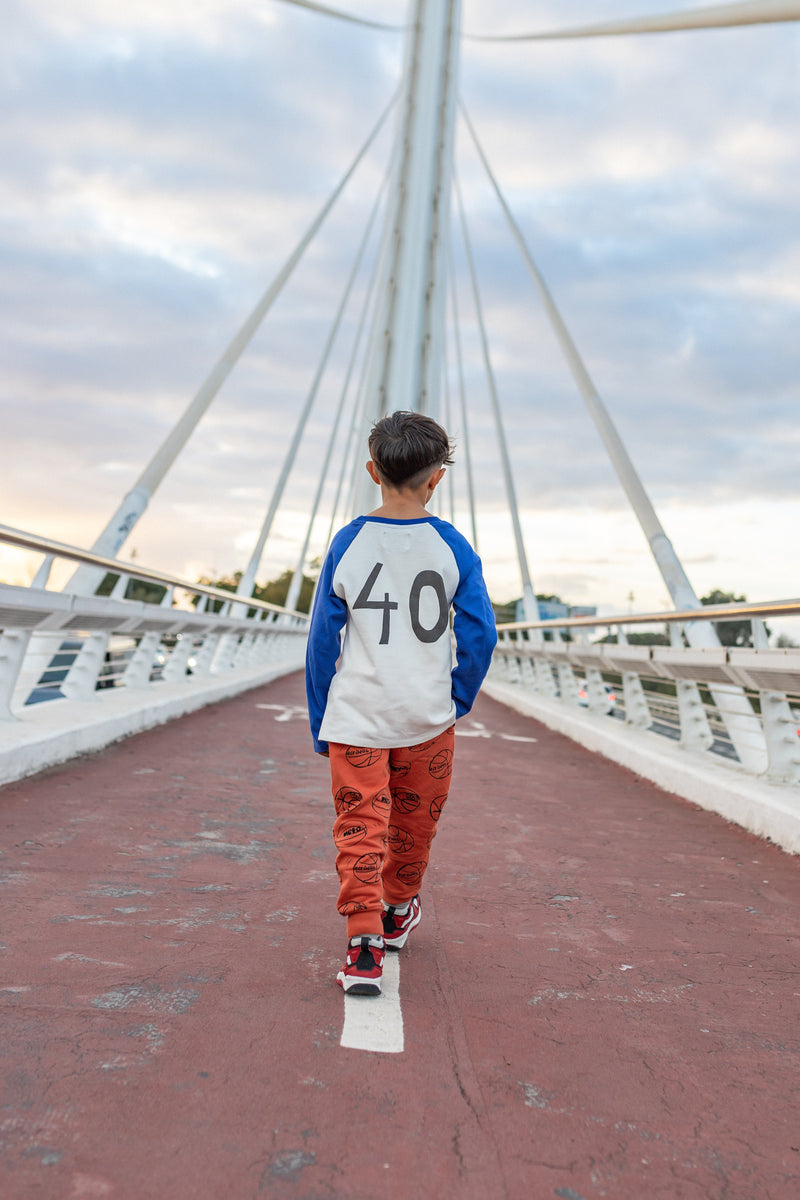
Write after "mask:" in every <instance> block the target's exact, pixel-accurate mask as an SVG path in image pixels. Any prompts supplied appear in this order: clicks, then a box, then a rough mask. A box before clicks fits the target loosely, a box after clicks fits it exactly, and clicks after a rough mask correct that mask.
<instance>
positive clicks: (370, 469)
mask: <svg viewBox="0 0 800 1200" xmlns="http://www.w3.org/2000/svg"><path fill="white" fill-rule="evenodd" d="M367 474H368V475H369V477H370V479H371V480H372V481H373V483H377V485H378V487H380V486H381V477H380V475H379V474H378V472H377V470H376V468H375V463H374V462H373V461H372V459H370V460H369V462H368V463H367Z"/></svg>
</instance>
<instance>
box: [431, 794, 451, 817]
mask: <svg viewBox="0 0 800 1200" xmlns="http://www.w3.org/2000/svg"><path fill="white" fill-rule="evenodd" d="M446 800H447V796H446V795H444V796H434V798H433V800H431V817H432V818H433V820H434V821H438V820H439V817H440V816H441V815H442V809H443V808H444V806H445V802H446Z"/></svg>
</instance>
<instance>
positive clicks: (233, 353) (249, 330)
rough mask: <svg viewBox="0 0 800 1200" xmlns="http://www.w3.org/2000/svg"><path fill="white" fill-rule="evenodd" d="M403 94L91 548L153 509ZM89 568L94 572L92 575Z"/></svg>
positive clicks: (85, 583) (106, 549) (91, 582)
mask: <svg viewBox="0 0 800 1200" xmlns="http://www.w3.org/2000/svg"><path fill="white" fill-rule="evenodd" d="M399 95H400V92H399V90H398V91H397V92H395V94H394V95H393V96H392V98H391V100H390V101H389V103H388V104H387V106H386V108H385V109H384V110H383V112H382V113H381V115H380V117H379V118H378V120H377V122H376V124H375V125H374V127H373V129H372V132H371V133H370V135H369V137H368V138H367V139H366V141H365V142H364V144H363V145H362V147H361V149H360V150H359V151H358V153H357V155H356V156H355V158H354V159H353V162H352V163H351V165H350V166H349V167H348V169H347V171H346V172H345V174H344V175H343V176H342V178H341V180H340V181H339V183H338V184H337V185H336V187H335V188H334V190H333V192H332V193H331V195H330V196H329V198H328V200H327V201H326V202H325V204H324V205H323V206H322V208H321V209H320V211H319V212H318V213H317V215H316V217H315V218H314V220H313V221H312V223H311V225H310V226H309V228H308V230H307V231H306V233H305V234H304V235H303V237H302V238H301V239H300V241H299V242H298V244H297V245H296V247H295V248H294V250H293V251H292V253H291V254H290V255H289V258H288V259H287V260H286V262H285V264H284V265H283V267H282V268H281V270H280V271H279V272H278V274H277V275H276V276H275V278H274V280H273V281H272V283H271V284H270V286H269V287H268V288H267V290H266V292H265V293H264V295H263V296H262V297H261V299H260V300H259V302H258V304H257V305H256V306H255V308H254V309H253V311H252V312H251V313H250V316H249V317H248V318H247V320H246V321H245V322H244V324H243V325H242V327H241V328H240V330H239V332H238V333H237V334H236V336H235V337H234V338H233V340H232V341H231V342H230V344H229V345H228V347H227V349H226V350H225V352H224V354H223V355H222V357H221V358H220V359H219V360H218V361H217V363H216V364H215V366H214V367H213V369H212V370H211V372H210V374H209V375H208V376H207V378H206V380H205V382H204V383H203V384H202V386H201V387H200V389H199V390H198V392H197V393H196V394H195V397H194V399H193V400H192V401H191V403H190V404H189V406H188V407H187V408H186V410H185V411H184V413H183V415H182V416H181V417H180V418H179V420H178V421H177V422H176V424H175V425H174V426H173V428H172V429H171V431H170V433H169V434H168V435H167V437H166V438H165V440H164V442H163V443H162V444H161V446H160V447H159V449H158V450H157V451H156V453H155V454H154V456H153V457H152V459H151V460H150V462H149V463H148V465H147V466H146V467H145V469H144V471H142V473H141V475H140V476H139V478H138V480H137V481H136V483H135V484H134V486H133V488H132V490H131V491H130V492H128V494H127V495H126V496H125V497H124V499H123V501H122V504H121V505H120V507H119V508H118V509H117V512H116V513H115V514H114V516H113V517H112V518H111V520H110V521H109V522H108V524H107V525H106V527H105V529H104V530H103V532H102V533H101V534H100V536H99V537H98V538H97V539H96V540H95V542H94V544H93V545H92V547H91V549H92V550H93V552H95V553H97V554H105V555H107V556H108V557H109V558H110V557H113V556H114V555H116V554H117V553H118V551H119V550H120V548H121V547H122V545H123V544H124V542H125V541H126V539H127V538H128V537H129V536H130V534H131V532H132V530H133V528H134V526H135V525H136V522H137V521H138V520H139V518H140V517H141V515H142V513H143V512H144V511H145V509H146V508H147V505H148V503H149V501H150V497H151V496H152V494H153V492H154V491H155V490H156V488H157V487H158V486H159V484H160V483H161V482H162V481H163V479H164V476H165V475H166V474H167V471H168V470H169V468H170V467H171V466H172V464H173V463H174V461H175V459H176V458H177V456H178V454H179V453H180V452H181V450H182V449H183V448H184V446H185V445H186V443H187V441H188V440H189V438H190V437H191V435H192V433H193V432H194V430H195V428H196V426H197V424H198V423H199V421H200V419H201V417H202V416H203V415H204V414H205V412H206V411H207V409H208V407H209V405H210V404H211V402H212V400H213V399H214V398H215V396H216V395H217V393H218V392H219V390H220V388H221V387H222V385H223V383H224V382H225V381H226V379H227V378H228V376H229V375H230V373H231V371H232V370H233V368H234V367H235V366H236V363H237V362H238V361H239V359H240V357H241V355H242V353H243V352H244V350H245V348H246V347H247V346H248V344H249V343H250V341H251V339H252V338H253V335H254V334H255V333H256V331H257V329H258V328H259V326H260V324H261V322H262V321H263V320H264V317H265V316H266V315H267V313H268V312H269V310H270V308H271V307H272V305H273V304H274V302H275V300H276V299H277V297H278V296H279V295H280V293H281V291H282V290H283V288H284V286H285V285H286V283H287V282H288V280H289V279H290V277H291V275H292V273H293V271H294V269H295V267H296V266H297V264H298V263H299V262H300V259H301V258H302V257H303V254H304V253H305V251H306V250H307V249H308V246H309V244H310V243H311V241H312V240H313V238H314V236H315V235H316V233H317V232H318V230H319V228H320V226H321V225H322V223H323V221H324V220H325V218H326V217H327V216H328V214H329V213H330V211H331V209H332V208H333V206H334V204H335V203H336V201H337V200H338V199H339V196H340V195H341V194H342V192H343V191H344V189H345V187H346V186H347V184H348V183H349V181H350V179H351V178H352V176H353V174H354V173H355V171H356V169H357V167H358V166H359V165H360V163H361V161H362V159H363V158H364V156H365V155H366V153H367V151H368V150H369V149H370V147H371V146H372V145H373V143H374V142H375V139H376V138H377V136H378V134H379V133H380V132H381V130H382V129H383V126H384V124H385V123H386V119H387V117H388V116H389V114H390V113H391V111H392V109H393V108H394V106H395V104H396V103H397V100H398V97H399ZM82 573H84V574H82ZM89 573H92V574H91V576H90V575H89ZM101 578H102V573H101V572H97V571H96V569H95V568H92V567H79V568H78V570H77V571H76V572H75V574H74V575H73V576H72V578H71V579H70V580H69V581H68V582H67V584H65V589H64V590H71V591H78V592H80V591H88V592H94V590H95V589H96V587H97V585H98V583H99V582H100V579H101Z"/></svg>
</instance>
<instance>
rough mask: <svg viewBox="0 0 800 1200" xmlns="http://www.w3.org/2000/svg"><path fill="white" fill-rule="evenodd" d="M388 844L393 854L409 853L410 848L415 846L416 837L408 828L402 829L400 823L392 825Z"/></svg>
mask: <svg viewBox="0 0 800 1200" xmlns="http://www.w3.org/2000/svg"><path fill="white" fill-rule="evenodd" d="M387 844H388V846H389V849H390V850H391V851H392V853H393V854H408V852H409V850H413V848H414V839H413V837H412V836H411V834H410V833H409V832H408V830H407V829H401V828H400V826H399V825H390V826H389V838H388V842H387Z"/></svg>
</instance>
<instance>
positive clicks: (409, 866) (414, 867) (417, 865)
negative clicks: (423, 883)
mask: <svg viewBox="0 0 800 1200" xmlns="http://www.w3.org/2000/svg"><path fill="white" fill-rule="evenodd" d="M425 867H426V863H424V862H414V863H405V864H404V865H403V866H402V867H400V869H399V871H398V872H397V878H398V879H399V880H400V882H401V883H405V884H406V885H407V886H408V887H416V886H417V884H418V883H419V882H420V880H421V879H422V876H423V875H424V874H425Z"/></svg>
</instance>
